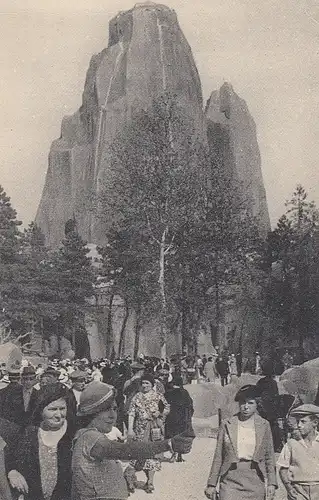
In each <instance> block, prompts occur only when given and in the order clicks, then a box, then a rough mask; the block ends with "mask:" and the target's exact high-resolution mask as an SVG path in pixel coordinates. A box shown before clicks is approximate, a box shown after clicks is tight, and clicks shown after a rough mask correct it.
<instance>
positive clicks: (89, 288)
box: [43, 223, 95, 354]
mask: <svg viewBox="0 0 319 500" xmlns="http://www.w3.org/2000/svg"><path fill="white" fill-rule="evenodd" d="M88 253H89V249H88V248H87V246H86V243H85V242H84V241H83V239H82V238H81V236H80V235H79V233H78V231H77V229H76V224H74V227H72V228H71V229H70V224H69V223H67V224H66V232H65V238H64V239H63V241H62V244H61V246H60V248H59V249H58V250H57V251H56V252H54V253H53V254H52V255H51V256H50V258H49V260H48V261H47V262H46V263H45V264H44V267H43V271H44V272H43V277H44V280H43V281H44V282H46V285H47V286H46V292H47V293H48V295H47V302H48V303H49V304H51V305H53V306H55V308H56V307H57V308H58V309H59V311H58V316H57V318H56V321H58V322H59V323H60V325H59V327H60V328H61V326H62V330H63V332H59V335H60V334H63V335H65V336H68V335H69V339H70V341H71V344H72V347H73V349H74V350H75V351H76V353H79V351H80V352H83V351H85V353H86V354H87V351H88V344H87V337H86V334H85V328H84V319H85V313H86V311H87V310H88V309H89V306H88V302H87V300H88V299H90V298H92V296H93V295H94V284H95V273H94V270H93V267H92V263H91V259H90V258H89V257H88V256H87V254H88ZM68 332H69V333H68ZM83 342H84V343H86V344H87V345H86V346H83Z"/></svg>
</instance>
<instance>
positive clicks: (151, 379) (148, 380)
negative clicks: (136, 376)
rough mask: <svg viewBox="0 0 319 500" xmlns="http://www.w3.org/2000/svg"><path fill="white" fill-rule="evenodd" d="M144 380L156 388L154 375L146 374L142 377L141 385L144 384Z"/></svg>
mask: <svg viewBox="0 0 319 500" xmlns="http://www.w3.org/2000/svg"><path fill="white" fill-rule="evenodd" d="M143 380H146V381H147V382H150V384H152V387H154V385H155V379H154V377H153V375H150V374H149V373H144V375H142V376H141V383H142V382H143Z"/></svg>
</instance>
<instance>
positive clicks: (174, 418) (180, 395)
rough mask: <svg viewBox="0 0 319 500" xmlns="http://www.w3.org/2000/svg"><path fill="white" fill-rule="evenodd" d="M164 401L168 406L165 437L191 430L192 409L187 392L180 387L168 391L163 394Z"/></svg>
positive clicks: (190, 399) (191, 401) (191, 402)
mask: <svg viewBox="0 0 319 500" xmlns="http://www.w3.org/2000/svg"><path fill="white" fill-rule="evenodd" d="M165 399H166V401H167V402H168V404H169V405H170V412H169V414H168V416H167V417H166V422H165V436H166V437H167V438H171V437H173V436H176V435H177V434H180V433H181V432H184V431H186V430H191V429H192V416H193V413H194V407H193V400H192V398H191V397H190V395H189V394H188V392H187V390H186V389H184V388H182V387H180V388H173V389H170V390H169V391H167V392H166V393H165Z"/></svg>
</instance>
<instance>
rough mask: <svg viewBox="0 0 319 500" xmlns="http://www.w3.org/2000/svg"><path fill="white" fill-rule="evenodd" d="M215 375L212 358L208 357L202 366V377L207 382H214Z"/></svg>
mask: <svg viewBox="0 0 319 500" xmlns="http://www.w3.org/2000/svg"><path fill="white" fill-rule="evenodd" d="M216 375H217V373H216V368H215V363H214V361H213V358H212V356H209V358H208V360H207V363H206V364H205V366H204V376H205V378H206V380H207V382H215V379H216Z"/></svg>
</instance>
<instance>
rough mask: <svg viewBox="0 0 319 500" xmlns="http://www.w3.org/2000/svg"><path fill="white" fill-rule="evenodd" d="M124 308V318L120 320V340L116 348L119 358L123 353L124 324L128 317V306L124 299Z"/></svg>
mask: <svg viewBox="0 0 319 500" xmlns="http://www.w3.org/2000/svg"><path fill="white" fill-rule="evenodd" d="M124 310H125V312H124V318H123V321H122V326H121V331H120V340H119V348H118V357H119V358H120V357H122V356H123V354H124V347H125V333H126V324H127V320H128V317H129V308H128V305H127V303H126V301H125V302H124Z"/></svg>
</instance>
